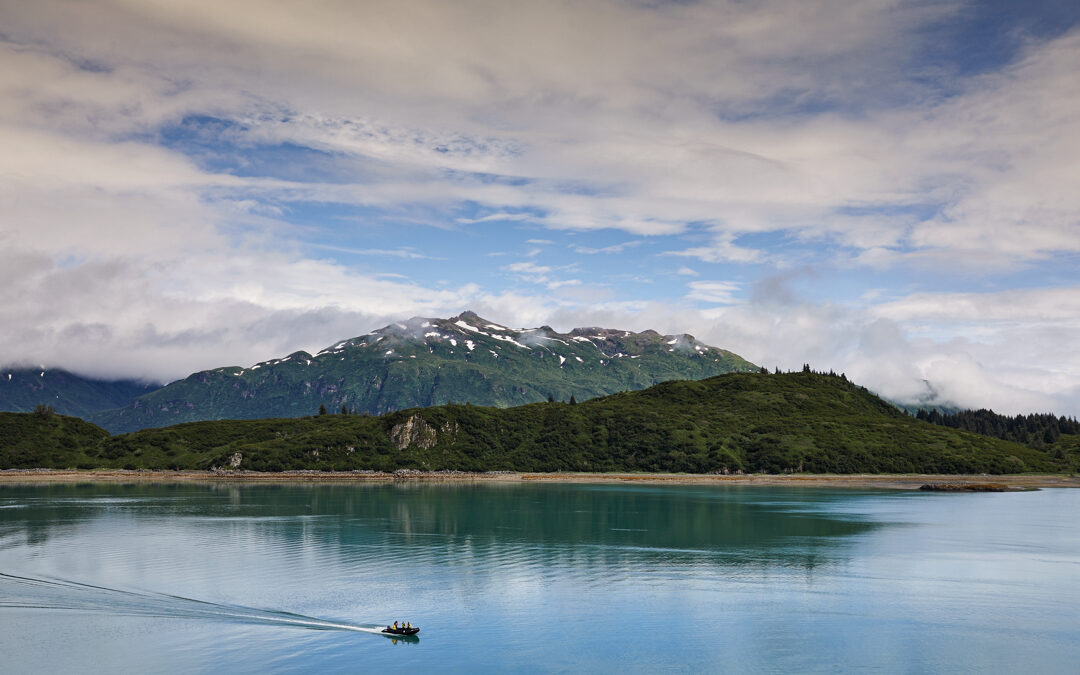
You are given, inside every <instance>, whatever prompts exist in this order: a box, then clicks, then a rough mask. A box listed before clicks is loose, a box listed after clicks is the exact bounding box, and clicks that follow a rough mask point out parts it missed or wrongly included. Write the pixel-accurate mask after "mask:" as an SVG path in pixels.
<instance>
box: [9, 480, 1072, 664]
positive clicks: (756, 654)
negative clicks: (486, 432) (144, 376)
mask: <svg viewBox="0 0 1080 675" xmlns="http://www.w3.org/2000/svg"><path fill="white" fill-rule="evenodd" d="M1078 514H1080V491H1072V490H1044V491H1041V492H1025V493H1005V494H1000V493H999V494H924V493H918V492H891V491H889V492H886V491H851V490H845V491H830V490H821V489H802V490H796V489H774V488H760V487H708V488H702V487H693V486H674V487H655V486H638V485H627V486H623V485H614V486H612V485H505V486H498V485H494V486H493V485H483V486H473V485H357V486H344V485H322V486H307V485H301V486H262V485H237V486H232V485H230V486H223V485H212V486H198V485H177V486H121V485H81V486H33V487H16V486H0V573H3V574H2V575H0V628H2V629H0V654H2V655H3V656H2V658H3V661H2V662H0V670H3V671H4V672H87V671H102V672H104V671H109V672H115V671H125V672H193V671H203V672H207V671H230V672H260V673H263V672H268V671H271V672H288V671H318V672H355V671H374V670H382V671H390V672H404V671H410V672H430V671H440V672H476V671H478V670H487V671H505V672H551V671H562V672H583V671H593V672H620V673H625V672H660V671H663V672H703V671H709V672H721V671H727V672H806V671H829V672H836V671H842V670H860V671H881V672H905V673H920V672H958V671H959V672H973V673H974V672H979V673H982V672H1024V673H1045V672H1070V673H1071V672H1076V668H1077V664H1078V663H1080V519H1078V518H1077V515H1078ZM395 619H405V620H410V621H412V622H414V623H417V624H419V625H420V626H421V628H422V632H421V634H420V639H419V640H418V641H414V642H401V641H399V642H396V643H395V642H393V641H391V640H390V639H388V638H385V637H383V636H380V635H375V634H371V633H366V632H363V629H369V630H370V629H372V628H375V627H377V626H379V625H385V624H386V623H388V622H392V621H393V620H395ZM358 629H359V630H358Z"/></svg>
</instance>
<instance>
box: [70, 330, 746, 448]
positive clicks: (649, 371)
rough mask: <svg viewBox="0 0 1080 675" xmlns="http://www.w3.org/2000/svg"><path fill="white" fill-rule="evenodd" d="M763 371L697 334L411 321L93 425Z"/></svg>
mask: <svg viewBox="0 0 1080 675" xmlns="http://www.w3.org/2000/svg"><path fill="white" fill-rule="evenodd" d="M753 370H757V366H755V365H754V364H752V363H750V362H749V361H747V360H745V359H743V358H742V357H740V356H738V355H737V354H734V353H733V352H730V351H728V350H725V349H720V348H717V347H712V346H710V345H706V344H704V343H701V342H699V341H698V340H697V339H696V338H694V336H692V335H689V334H687V333H682V334H673V335H661V334H660V333H659V332H657V331H655V330H646V331H642V332H634V331H629V330H621V329H611V328H601V327H584V328H575V329H573V330H571V331H570V332H568V333H559V332H557V331H555V330H554V329H552V328H551V327H550V326H541V327H539V328H529V329H514V328H510V327H507V326H505V325H502V324H500V323H496V322H494V321H490V320H488V319H485V318H483V317H481V316H479V315H478V314H476V313H475V312H471V311H465V312H462V313H460V314H458V315H456V316H452V317H450V318H448V319H440V318H427V317H413V318H411V319H408V320H407V321H403V322H394V323H391V324H388V325H387V326H384V327H382V328H379V329H376V330H374V331H371V332H369V333H366V334H364V335H360V336H356V337H353V338H348V339H345V340H339V341H338V342H335V343H334V344H332V345H331V346H329V347H327V348H325V349H322V350H320V351H318V352H316V353H315V354H309V353H308V352H306V351H296V352H293V353H291V354H289V355H287V356H284V357H280V358H274V359H269V360H266V361H262V362H259V363H257V364H254V365H252V366H249V367H246V368H241V367H238V366H228V367H221V368H214V369H210V370H203V371H199V372H197V373H192V374H191V375H189V376H188V377H186V378H183V379H181V380H176V381H174V382H171V383H169V384H167V385H165V386H163V387H161V388H160V389H157V390H155V391H153V392H149V393H147V394H144V395H142V396H139V397H137V398H135V399H134V400H133V401H132V402H131V403H130V404H129V405H126V406H123V407H117V408H114V409H110V410H104V411H99V412H96V413H93V414H91V415H89V416H88V417H87V419H88V420H89V421H92V422H94V423H95V424H98V425H100V426H102V427H103V428H105V429H108V430H109V431H110V432H114V433H116V432H125V431H134V430H137V429H141V428H147V427H160V426H167V425H171V424H177V423H183V422H191V421H201V420H212V419H262V418H267V417H301V416H304V415H310V414H313V413H315V412H316V411H317V410H318V409H319V407H320V406H325V407H326V408H328V409H329V410H331V411H333V412H337V411H339V410H340V409H341V408H342V407H344V408H345V409H346V410H347V411H350V412H364V413H370V414H383V413H386V412H391V411H394V410H401V409H405V408H413V407H420V406H433V405H441V404H446V403H453V402H457V403H463V402H471V403H475V404H477V405H490V406H496V407H510V406H516V405H522V404H525V403H533V402H539V401H544V400H548V399H549V398H551V399H555V400H568V399H569V398H570V397H571V396H574V397H575V398H576V399H578V400H586V399H590V398H594V397H596V396H603V395H607V394H612V393H615V392H618V391H625V390H637V389H644V388H646V387H649V386H652V385H653V384H656V383H658V382H663V381H668V380H673V379H701V378H704V377H710V376H713V375H718V374H722V373H727V372H750V371H753Z"/></svg>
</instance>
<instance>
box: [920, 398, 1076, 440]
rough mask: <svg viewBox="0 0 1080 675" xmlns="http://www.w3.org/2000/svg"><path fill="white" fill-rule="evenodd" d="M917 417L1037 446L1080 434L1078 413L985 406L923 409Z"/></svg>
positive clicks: (954, 427) (942, 424) (932, 422)
mask: <svg viewBox="0 0 1080 675" xmlns="http://www.w3.org/2000/svg"><path fill="white" fill-rule="evenodd" d="M915 417H917V418H918V419H920V420H924V421H926V422H930V423H931V424H939V425H941V426H943V427H949V428H951V429H961V430H963V431H972V432H974V433H977V434H982V435H983V436H992V437H994V438H1000V439H1002V440H1006V441H1014V442H1016V443H1022V444H1024V445H1027V446H1029V447H1033V448H1037V449H1042V448H1044V447H1046V446H1048V445H1052V444H1053V443H1056V442H1057V441H1058V439H1059V438H1061V435H1062V434H1080V422H1077V420H1076V418H1075V417H1071V418H1070V417H1058V416H1056V415H1052V414H1049V413H1036V414H1030V415H1016V416H1014V417H1009V416H1008V415H999V414H998V413H996V412H994V411H993V410H987V409H985V408H983V409H980V410H964V411H963V412H958V413H941V412H939V411H937V410H929V411H927V410H921V409H920V410H919V412H918V413H916V414H915Z"/></svg>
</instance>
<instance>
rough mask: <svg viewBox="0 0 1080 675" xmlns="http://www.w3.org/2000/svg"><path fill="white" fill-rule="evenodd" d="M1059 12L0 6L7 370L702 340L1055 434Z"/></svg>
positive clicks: (1066, 18)
mask: <svg viewBox="0 0 1080 675" xmlns="http://www.w3.org/2000/svg"><path fill="white" fill-rule="evenodd" d="M1078 72H1080V3H1076V2H1075V1H1074V0H1033V1H1032V2H1023V3H1018V2H1009V1H997V0H987V1H985V2H970V1H952V0H933V1H923V0H917V1H910V2H909V1H904V0H859V1H857V2H856V1H845V2H840V1H834V0H761V1H758V2H742V1H734V2H731V1H719V2H692V1H687V2H661V1H656V2H653V1H646V0H622V1H612V0H592V1H590V2H558V1H556V0H552V1H550V2H508V1H507V0H496V1H492V2H477V1H472V0H460V1H457V2H450V3H448V2H438V1H429V0H396V1H395V2H392V3H386V2H362V1H356V0H349V1H338V0H304V1H302V2H300V1H298V2H287V1H273V0H259V1H254V0H229V2H220V1H213V2H212V1H210V0H84V1H81V2H70V1H62V0H35V2H33V3H28V2H23V1H22V0H0V149H2V151H0V363H2V364H4V365H9V366H10V365H29V364H33V365H46V366H49V367H63V368H67V369H70V370H73V371H75V372H78V373H81V374H85V375H90V376H96V377H135V378H144V379H150V380H154V381H162V382H164V381H169V380H171V379H175V378H179V377H183V376H185V375H186V374H188V373H190V372H193V371H197V370H201V369H206V368H213V367H218V366H225V365H241V366H246V365H250V364H253V363H256V362H258V361H263V360H266V359H269V358H272V357H276V356H282V355H285V354H288V353H290V352H292V351H295V350H298V349H305V350H308V351H317V350H319V349H322V348H324V347H326V346H328V345H331V344H333V343H335V342H336V341H338V340H340V339H344V338H348V337H352V336H356V335H361V334H363V333H366V332H368V331H370V330H372V329H374V328H377V327H381V326H383V325H385V324H387V323H389V322H391V321H394V320H398V319H402V318H408V317H412V316H428V317H435V316H437V317H449V316H452V315H456V314H458V313H460V312H462V311H464V310H473V311H475V312H477V313H479V314H481V315H482V316H484V317H485V318H488V319H491V320H493V321H497V322H499V323H502V324H508V325H514V326H519V327H534V326H539V325H543V324H548V325H551V326H553V327H554V328H556V329H558V330H564V331H565V330H569V329H571V328H574V327H578V326H595V325H599V326H604V327H610V328H621V329H630V330H644V329H646V328H653V329H656V330H659V331H661V332H663V333H683V332H686V333H691V334H693V335H695V336H696V337H697V338H698V339H700V340H702V341H704V342H706V343H708V344H712V345H715V346H719V347H723V348H726V349H730V350H732V351H734V352H736V353H738V354H740V355H742V356H744V357H746V358H748V359H750V360H751V361H753V362H755V363H758V364H762V365H765V366H767V367H769V368H770V369H772V368H774V367H779V368H781V369H782V370H788V369H799V368H801V367H802V364H803V363H809V364H810V365H811V367H813V368H814V369H816V370H830V369H831V370H835V371H836V372H845V373H846V374H847V375H848V377H849V378H852V379H854V380H855V381H856V382H859V383H861V384H864V385H866V386H867V387H869V388H870V389H872V390H874V391H876V392H878V393H880V394H882V395H885V396H887V397H890V398H892V399H894V400H901V401H905V400H916V399H918V398H919V397H925V396H928V395H932V396H935V397H936V398H935V399H934V400H936V401H940V402H950V403H953V404H956V405H960V406H964V407H991V408H993V409H994V410H996V411H998V412H1005V413H1010V414H1015V413H1019V412H1048V411H1049V412H1055V413H1058V414H1066V415H1080V349H1078V346H1080V339H1078V337H1077V336H1080V76H1078V75H1077V73H1078Z"/></svg>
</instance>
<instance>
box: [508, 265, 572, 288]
mask: <svg viewBox="0 0 1080 675" xmlns="http://www.w3.org/2000/svg"><path fill="white" fill-rule="evenodd" d="M501 269H502V270H503V271H504V272H510V273H511V275H513V276H514V277H516V278H517V279H520V280H521V281H525V282H528V283H530V284H537V285H542V286H546V287H547V288H549V289H551V290H556V289H559V288H563V287H565V286H580V285H581V280H580V279H556V278H553V277H552V272H555V271H557V270H566V269H570V266H564V267H560V268H555V267H550V266H547V265H537V264H536V263H534V262H516V263H510V264H509V265H504V266H503V267H502V268H501Z"/></svg>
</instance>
